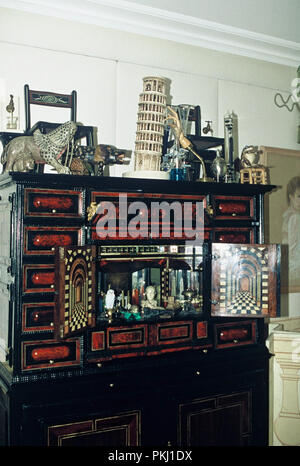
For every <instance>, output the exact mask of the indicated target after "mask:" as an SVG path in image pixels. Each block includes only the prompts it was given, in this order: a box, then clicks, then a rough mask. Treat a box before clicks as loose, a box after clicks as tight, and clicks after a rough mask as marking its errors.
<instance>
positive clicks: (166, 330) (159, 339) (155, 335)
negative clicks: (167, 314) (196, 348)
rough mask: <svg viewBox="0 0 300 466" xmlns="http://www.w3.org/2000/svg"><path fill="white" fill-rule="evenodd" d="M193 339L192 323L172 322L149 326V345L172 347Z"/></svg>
mask: <svg viewBox="0 0 300 466" xmlns="http://www.w3.org/2000/svg"><path fill="white" fill-rule="evenodd" d="M192 339H193V322H184V321H183V322H172V323H165V324H153V325H150V326H149V344H150V345H151V346H156V345H174V344H178V343H185V342H190V341H192Z"/></svg>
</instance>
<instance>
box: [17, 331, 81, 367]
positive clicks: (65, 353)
mask: <svg viewBox="0 0 300 466" xmlns="http://www.w3.org/2000/svg"><path fill="white" fill-rule="evenodd" d="M79 364H80V340H79V338H77V339H72V340H71V339H70V340H68V341H65V342H64V343H58V342H57V341H53V340H44V341H30V342H29V341H25V342H23V343H22V370H23V371H28V370H36V369H45V368H53V367H63V366H74V365H79Z"/></svg>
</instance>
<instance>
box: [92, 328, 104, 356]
mask: <svg viewBox="0 0 300 466" xmlns="http://www.w3.org/2000/svg"><path fill="white" fill-rule="evenodd" d="M104 348H105V333H104V332H103V331H101V332H92V348H91V349H92V351H100V350H104Z"/></svg>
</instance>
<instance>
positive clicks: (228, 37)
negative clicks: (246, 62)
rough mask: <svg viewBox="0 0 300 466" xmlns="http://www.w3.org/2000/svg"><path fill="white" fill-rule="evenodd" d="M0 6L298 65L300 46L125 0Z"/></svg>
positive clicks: (9, 1) (35, 0) (3, 1)
mask: <svg viewBox="0 0 300 466" xmlns="http://www.w3.org/2000/svg"><path fill="white" fill-rule="evenodd" d="M0 7H5V8H9V9H14V10H19V11H25V12H28V13H33V14H38V15H44V16H51V17H56V18H61V19H66V20H69V21H76V22H82V23H87V24H93V25H98V26H101V27H105V28H110V29H117V30H120V31H126V32H130V33H134V34H142V35H145V36H148V37H153V38H157V39H165V40H170V41H175V42H179V43H183V44H187V45H192V46H196V47H202V48H206V49H212V50H215V51H219V52H224V53H230V54H233V55H239V56H244V57H247V58H254V59H258V60H263V61H267V62H271V63H276V64H281V65H286V66H291V67H296V68H297V67H298V66H299V64H300V44H299V43H297V42H292V41H288V40H284V39H280V38H277V37H273V36H269V35H265V34H259V33H256V32H251V31H249V30H244V29H239V28H236V27H232V26H228V25H224V24H220V23H215V22H212V21H206V20H203V19H199V18H196V17H193V16H188V15H183V14H179V13H176V12H174V11H167V10H162V9H159V8H152V7H148V6H145V5H141V4H137V3H133V2H131V1H126V0H64V1H61V0H0Z"/></svg>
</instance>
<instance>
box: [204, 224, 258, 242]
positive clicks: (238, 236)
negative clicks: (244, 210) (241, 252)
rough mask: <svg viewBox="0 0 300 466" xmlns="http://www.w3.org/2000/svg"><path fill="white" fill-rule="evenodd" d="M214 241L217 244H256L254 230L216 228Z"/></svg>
mask: <svg viewBox="0 0 300 466" xmlns="http://www.w3.org/2000/svg"><path fill="white" fill-rule="evenodd" d="M213 241H214V242H216V243H235V244H236V243H238V244H247V243H253V242H254V231H253V228H215V229H214V232H213Z"/></svg>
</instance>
